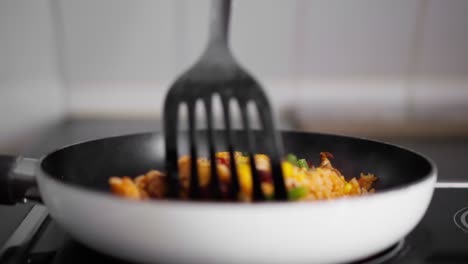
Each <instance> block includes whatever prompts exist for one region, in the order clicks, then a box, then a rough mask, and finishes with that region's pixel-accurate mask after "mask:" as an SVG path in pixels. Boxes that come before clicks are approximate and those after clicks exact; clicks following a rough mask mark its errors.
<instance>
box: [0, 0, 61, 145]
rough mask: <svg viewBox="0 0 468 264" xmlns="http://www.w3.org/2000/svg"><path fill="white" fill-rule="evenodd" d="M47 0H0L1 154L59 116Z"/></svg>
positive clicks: (55, 64) (30, 137)
mask: <svg viewBox="0 0 468 264" xmlns="http://www.w3.org/2000/svg"><path fill="white" fill-rule="evenodd" d="M56 61H57V60H56V52H55V44H54V33H53V28H52V23H51V12H50V7H49V5H48V2H47V1H16V0H2V1H0V124H1V125H0V153H16V151H17V150H18V148H21V147H22V146H23V144H27V143H29V142H33V141H34V139H35V135H37V133H38V132H40V131H41V129H42V128H43V127H44V126H45V125H46V124H48V123H50V122H54V121H55V120H57V119H58V118H60V116H61V115H62V110H63V106H62V103H63V101H62V94H63V91H62V90H61V88H62V87H61V86H60V79H59V75H58V69H57V63H56Z"/></svg>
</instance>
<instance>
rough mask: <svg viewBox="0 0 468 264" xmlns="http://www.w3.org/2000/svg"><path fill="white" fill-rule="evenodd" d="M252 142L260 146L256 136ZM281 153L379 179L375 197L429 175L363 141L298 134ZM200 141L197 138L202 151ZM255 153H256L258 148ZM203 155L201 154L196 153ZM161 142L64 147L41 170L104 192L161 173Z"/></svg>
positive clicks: (139, 137) (424, 164)
mask: <svg viewBox="0 0 468 264" xmlns="http://www.w3.org/2000/svg"><path fill="white" fill-rule="evenodd" d="M186 138H187V137H186V136H183V135H182V136H181V137H180V139H181V141H180V142H181V144H180V149H181V151H180V153H179V154H186V153H187V146H188V144H186V142H185V141H184V140H183V139H186ZM243 138H245V137H243V134H241V133H240V132H239V133H237V134H236V139H238V140H237V142H236V144H237V149H238V150H239V151H245V150H246V148H245V147H246V142H245V141H243V140H242V139H243ZM256 138H257V140H258V142H259V144H258V145H261V144H262V141H261V139H262V137H261V134H260V133H257V134H256ZM282 138H283V144H284V152H285V153H294V154H296V155H297V156H298V157H301V158H306V159H308V160H311V161H312V162H313V163H314V164H315V165H318V164H319V161H320V157H319V153H320V152H330V153H332V154H333V155H334V156H335V158H334V159H332V160H331V162H332V164H333V165H334V167H336V168H337V169H339V170H340V171H341V172H342V174H343V175H345V177H347V178H348V179H349V178H351V177H358V176H359V174H360V173H361V172H364V173H373V174H375V175H376V176H378V177H379V181H378V182H377V183H376V185H375V187H376V190H377V191H382V190H387V189H390V188H395V187H404V186H406V185H408V184H411V183H415V182H418V181H420V180H422V179H424V178H425V177H427V176H428V175H429V174H430V172H431V170H432V169H433V168H432V166H431V163H430V162H429V161H427V160H426V159H425V158H423V157H421V156H420V155H418V154H415V153H413V152H411V151H408V150H405V149H402V148H399V147H396V146H392V145H388V144H384V143H380V142H375V141H370V140H365V139H357V138H351V137H344V136H337V135H327V134H317V133H302V132H283V133H282ZM205 139H206V136H204V134H203V132H200V133H199V134H198V140H199V141H198V142H200V145H204V141H205ZM216 139H217V146H218V149H217V151H222V150H225V149H226V147H225V146H224V144H223V143H224V142H223V139H224V134H223V133H216ZM257 152H262V148H261V147H260V148H259V149H258V150H257ZM202 155H203V153H202ZM164 156H165V155H164V138H163V135H162V134H160V133H147V134H136V135H126V136H120V137H113V138H106V139H99V140H94V141H89V142H84V143H80V144H76V145H72V146H69V147H65V148H63V149H60V150H58V151H55V152H53V153H52V154H50V155H48V156H46V157H45V159H44V160H43V162H42V165H41V166H42V168H43V170H44V171H45V172H46V173H48V174H49V175H51V176H52V177H54V178H58V179H60V180H62V181H64V182H66V183H70V184H73V185H79V186H81V187H86V188H92V189H95V190H96V189H97V190H103V191H108V189H109V187H108V178H109V177H111V176H131V177H135V176H138V175H141V174H144V173H145V172H147V171H148V170H150V169H157V170H164Z"/></svg>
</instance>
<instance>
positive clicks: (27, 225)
mask: <svg viewBox="0 0 468 264" xmlns="http://www.w3.org/2000/svg"><path fill="white" fill-rule="evenodd" d="M160 128H161V126H160V123H158V122H155V121H154V120H86V119H83V120H80V119H70V120H68V119H67V120H64V121H63V122H60V123H58V124H55V125H53V126H52V127H51V128H50V131H48V132H47V133H44V135H43V136H42V137H41V138H40V140H38V142H39V143H38V144H37V145H35V146H33V147H30V148H29V147H28V149H26V150H24V152H23V154H24V155H26V156H28V157H36V158H38V157H40V156H41V155H42V154H44V153H47V152H49V151H51V150H53V149H56V148H58V147H61V146H63V145H68V144H72V143H76V142H81V141H84V140H90V139H96V138H101V137H108V136H113V135H122V134H130V133H141V132H150V131H158V130H160ZM381 140H384V141H387V142H389V143H393V144H396V145H401V146H404V147H408V148H410V149H414V150H416V151H418V152H420V153H424V154H426V155H428V156H430V157H431V158H432V159H433V160H434V161H435V162H436V164H437V166H438V168H439V180H440V181H441V182H439V183H438V184H437V186H438V188H436V190H435V193H434V197H433V200H432V202H431V204H430V207H429V208H428V211H427V213H426V215H425V216H424V218H423V219H422V221H421V222H420V223H419V225H418V226H417V227H416V228H415V229H414V230H413V232H411V233H410V234H409V235H408V236H407V237H405V238H404V239H402V240H401V241H400V242H399V243H397V244H395V245H393V246H392V247H390V248H388V249H385V250H383V251H382V252H380V253H379V254H377V255H375V256H369V257H368V258H367V259H363V260H361V261H358V262H355V263H361V264H363V263H367V264H369V263H370V264H381V263H385V264H392V263H403V264H412V263H416V264H419V263H420V264H426V263H431V264H437V263H440V264H442V263H444V264H451V263H453V264H458V263H460V264H461V263H465V264H466V263H468V182H467V179H468V178H467V177H466V171H467V169H468V164H467V163H466V157H467V156H468V137H462V138H450V137H446V138H439V139H436V138H419V137H416V138H407V139H406V138H389V139H381ZM450 182H461V183H459V184H454V183H450ZM382 228H385V223H382ZM311 250H313V249H311ZM90 261H97V262H102V263H111V264H112V263H121V264H122V263H128V262H125V261H122V260H118V259H115V258H112V257H109V256H106V255H103V254H101V253H99V252H96V251H94V250H92V249H89V248H87V247H86V246H85V245H82V244H80V243H78V242H76V241H75V240H74V239H73V238H72V237H70V236H69V235H68V234H67V233H66V232H65V231H64V230H63V229H62V228H60V227H59V226H58V225H57V223H56V222H55V221H54V220H53V219H52V218H51V217H50V216H48V213H47V209H46V208H45V207H44V206H42V205H37V204H31V203H27V204H24V205H23V204H21V205H16V206H13V207H9V206H0V263H2V264H3V263H5V264H10V263H15V264H22V263H30V264H61V263H70V264H73V263H80V264H82V263H89V262H90ZM154 262H155V263H157V262H158V260H157V259H155V261H154Z"/></svg>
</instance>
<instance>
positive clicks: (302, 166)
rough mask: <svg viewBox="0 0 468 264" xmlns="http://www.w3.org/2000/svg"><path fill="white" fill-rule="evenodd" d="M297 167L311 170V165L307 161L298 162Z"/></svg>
mask: <svg viewBox="0 0 468 264" xmlns="http://www.w3.org/2000/svg"><path fill="white" fill-rule="evenodd" d="M297 166H299V167H300V168H304V169H309V164H307V161H306V160H305V159H300V160H298V161H297Z"/></svg>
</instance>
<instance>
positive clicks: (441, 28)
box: [0, 0, 468, 134]
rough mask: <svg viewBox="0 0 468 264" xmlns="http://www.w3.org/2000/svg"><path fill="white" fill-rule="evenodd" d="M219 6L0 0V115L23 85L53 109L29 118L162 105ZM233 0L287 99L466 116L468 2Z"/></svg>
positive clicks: (400, 113) (142, 0) (254, 62)
mask: <svg viewBox="0 0 468 264" xmlns="http://www.w3.org/2000/svg"><path fill="white" fill-rule="evenodd" d="M54 7H55V8H56V9H53V8H54ZM209 7H210V1H209V0H199V1H190V0H178V1H171V0H135V1H126V0H81V1H73V0H51V1H45V0H38V1H33V2H26V1H24V2H23V1H9V0H6V1H1V2H0V33H1V35H0V37H1V41H0V58H2V59H1V60H0V85H1V89H2V91H1V92H0V94H1V95H2V98H0V100H2V101H1V102H3V101H5V100H6V103H2V104H0V109H1V110H2V111H0V117H1V119H2V120H4V119H7V118H9V117H8V115H7V114H5V113H8V112H11V111H12V109H15V106H16V104H17V103H16V101H15V100H19V99H18V98H19V97H21V96H23V97H21V98H23V100H20V101H22V102H19V101H18V102H19V105H21V103H23V104H24V102H26V101H25V100H24V98H25V96H27V94H34V95H35V96H36V97H40V94H41V93H40V92H41V91H42V92H43V93H46V94H47V98H48V99H47V100H38V101H40V102H34V100H29V101H27V102H28V104H31V105H33V106H31V107H32V108H34V109H39V108H40V109H44V110H42V111H36V113H34V114H32V113H29V112H28V111H26V110H23V109H21V110H20V113H21V114H20V116H25V120H32V119H34V120H38V122H41V120H44V119H45V118H46V117H47V118H48V117H49V116H57V115H60V113H61V111H63V107H62V106H63V104H65V106H66V111H67V113H69V114H72V115H114V116H122V115H126V116H141V115H145V116H148V115H149V116H151V117H153V116H155V117H156V116H158V115H160V113H161V110H162V109H161V107H162V102H163V98H164V95H165V93H166V91H167V89H168V87H169V85H170V84H171V82H172V81H173V80H174V78H175V77H176V76H177V75H178V74H179V73H180V72H181V71H183V70H184V69H186V68H187V67H188V66H189V65H191V64H192V63H193V62H194V61H195V60H196V58H197V57H198V56H199V55H200V53H201V52H202V50H203V48H204V45H205V43H206V38H207V32H208V15H209ZM51 8H52V9H51ZM50 10H57V12H58V13H56V14H55V15H56V16H55V17H53V16H52V14H51V11H50ZM232 11H233V13H232V19H231V46H232V49H233V51H234V53H235V55H236V56H237V57H238V59H239V61H240V62H241V63H242V64H243V65H245V66H246V67H247V68H248V69H249V70H250V71H251V72H252V73H253V74H254V75H255V76H256V77H257V78H258V79H259V80H260V82H261V83H262V84H264V86H265V89H266V90H267V92H268V94H269V95H270V96H269V97H270V99H271V100H272V102H273V104H274V106H275V107H276V110H277V111H281V110H282V109H285V108H287V107H291V106H293V107H294V106H296V107H303V109H307V110H305V111H309V112H307V113H304V114H305V115H308V116H318V117H323V116H327V117H329V118H330V119H333V118H335V119H343V118H356V119H369V120H371V119H381V120H391V121H395V120H397V121H398V120H400V119H408V118H410V119H411V118H415V119H424V118H426V119H427V118H428V116H431V117H434V118H440V119H443V118H445V117H449V118H453V119H457V120H459V119H464V120H468V117H465V115H464V114H453V113H464V111H465V110H467V109H466V105H468V95H467V94H466V93H467V92H466V91H468V87H467V86H466V80H468V52H467V47H468V30H466V28H468V17H467V16H466V14H467V13H468V1H464V0H444V1H437V0H348V1H336V0H315V1H306V0H294V1H283V0H251V1H234V6H233V8H232ZM51 17H52V18H59V19H54V20H52V21H53V23H61V24H59V25H57V24H51V23H52V22H51ZM53 30H57V31H56V32H53ZM54 34H56V35H54ZM55 36H57V39H55ZM57 53H58V54H59V55H60V57H59V60H57V57H56V54H57ZM57 61H59V62H60V66H61V68H57ZM62 79H63V80H64V83H63V86H62V83H61V80H62ZM33 84H37V85H33ZM33 89H34V91H33V92H29V91H30V90H33ZM7 90H8V92H7ZM18 96H19V97H18ZM362 106H365V108H363V107H362ZM2 112H3V113H2ZM437 113H439V114H437ZM467 116H468V115H467ZM36 117H37V118H36ZM10 122H13V121H10ZM15 122H16V121H15ZM14 127H18V128H23V126H21V125H19V124H16V123H15V125H14ZM3 131H8V132H2V133H3V134H5V133H11V131H13V130H11V129H7V130H3ZM0 134H1V133H0Z"/></svg>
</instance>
